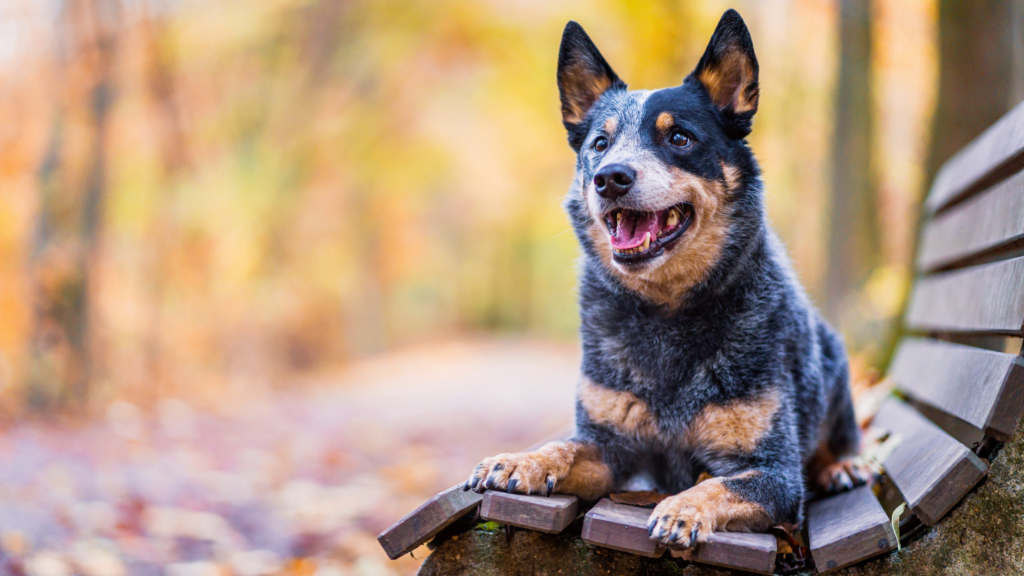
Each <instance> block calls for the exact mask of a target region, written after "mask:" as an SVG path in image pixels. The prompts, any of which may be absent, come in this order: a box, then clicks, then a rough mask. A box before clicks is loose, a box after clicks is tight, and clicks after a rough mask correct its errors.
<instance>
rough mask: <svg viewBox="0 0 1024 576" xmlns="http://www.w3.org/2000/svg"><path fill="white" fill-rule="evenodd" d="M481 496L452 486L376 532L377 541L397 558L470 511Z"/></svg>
mask: <svg viewBox="0 0 1024 576" xmlns="http://www.w3.org/2000/svg"><path fill="white" fill-rule="evenodd" d="M482 499H483V497H482V496H481V495H480V494H477V493H476V492H473V491H472V490H470V491H464V490H463V489H462V484H459V485H458V486H453V487H451V488H449V489H447V490H445V491H444V492H441V493H440V494H438V495H437V496H434V497H433V498H431V499H430V500H427V501H426V502H424V503H423V504H422V505H421V506H420V507H419V508H417V509H415V510H413V511H412V512H410V513H409V514H407V515H406V516H405V517H404V518H402V519H401V520H399V521H398V522H395V523H394V524H392V525H391V527H390V528H388V529H387V530H385V531H383V532H381V533H380V535H379V536H377V542H380V545H381V546H382V547H383V548H384V551H385V552H386V553H387V555H388V557H389V558H391V559H392V560H394V559H396V558H400V557H401V556H403V555H405V554H408V553H409V552H412V551H413V550H415V549H416V548H417V547H418V546H420V545H421V544H423V543H424V542H426V541H428V540H430V539H431V538H433V537H434V536H436V535H437V533H438V532H440V531H441V530H443V529H444V528H445V527H446V526H448V525H449V524H451V523H452V522H455V521H456V520H458V519H459V518H461V517H462V516H464V515H466V514H468V513H469V512H472V511H473V509H475V508H476V507H477V506H478V505H480V501H481V500H482Z"/></svg>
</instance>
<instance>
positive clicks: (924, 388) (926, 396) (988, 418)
mask: <svg viewBox="0 0 1024 576" xmlns="http://www.w3.org/2000/svg"><path fill="white" fill-rule="evenodd" d="M889 377H890V378H892V379H893V381H895V382H896V384H897V385H898V386H899V387H900V389H902V390H903V391H904V392H906V393H907V394H908V395H910V396H911V397H912V398H914V399H915V400H919V401H921V402H924V403H925V404H928V405H930V406H932V407H934V408H937V409H939V410H942V411H943V412H946V413H947V414H952V415H953V416H956V417H957V418H959V419H961V420H963V421H965V422H967V423H968V424H971V425H973V426H975V427H976V428H977V429H978V430H981V431H982V432H984V433H985V434H988V435H989V436H992V437H993V438H996V439H998V440H1006V439H1007V438H1009V437H1010V435H1011V434H1013V432H1014V429H1016V427H1017V421H1018V420H1020V417H1021V415H1022V414H1024V361H1022V360H1021V358H1020V357H1018V356H1014V355H1012V354H1004V353H1002V352H992V351H990V350H982V349H980V348H973V347H971V346H962V345H960V344H951V343H949V342H942V341H940V340H930V339H926V338H906V339H904V340H903V342H902V343H901V344H900V347H899V349H898V350H897V351H896V356H895V358H894V360H893V363H892V366H891V367H890V368H889Z"/></svg>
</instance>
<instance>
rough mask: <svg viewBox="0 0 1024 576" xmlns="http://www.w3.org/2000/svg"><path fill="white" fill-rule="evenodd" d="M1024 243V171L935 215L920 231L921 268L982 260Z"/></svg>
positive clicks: (938, 268)
mask: <svg viewBox="0 0 1024 576" xmlns="http://www.w3.org/2000/svg"><path fill="white" fill-rule="evenodd" d="M1022 247H1024V172H1018V173H1017V174H1015V175H1013V176H1011V177H1010V178H1008V179H1007V180H1004V181H1002V182H1000V183H999V184H996V185H995V186H993V187H991V188H989V189H987V190H985V191H984V192H982V193H980V194H978V195H977V196H974V197H972V198H971V199H969V200H967V201H965V202H964V203H963V204H960V205H958V206H954V207H953V208H951V209H949V210H948V211H946V212H943V213H941V214H938V215H936V216H935V217H933V218H932V219H931V220H929V221H928V222H927V223H925V225H924V228H923V230H922V233H921V250H920V252H919V253H918V257H917V267H918V269H920V270H921V271H923V272H932V271H935V270H940V269H943V268H953V267H957V266H962V265H964V264H971V263H974V262H978V261H983V260H984V259H985V258H986V257H989V258H991V257H994V256H997V255H999V254H1003V253H1005V252H1010V251H1014V250H1019V249H1020V248H1022Z"/></svg>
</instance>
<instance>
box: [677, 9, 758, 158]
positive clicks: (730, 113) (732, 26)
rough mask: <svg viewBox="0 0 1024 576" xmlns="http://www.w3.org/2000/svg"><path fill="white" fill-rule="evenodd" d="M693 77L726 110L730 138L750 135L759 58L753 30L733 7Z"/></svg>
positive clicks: (720, 107)
mask: <svg viewBox="0 0 1024 576" xmlns="http://www.w3.org/2000/svg"><path fill="white" fill-rule="evenodd" d="M690 77H692V78H694V79H696V80H697V81H698V82H700V83H701V84H702V85H703V86H704V88H705V89H707V91H708V94H709V95H710V96H711V100H712V101H713V102H714V103H715V105H716V106H718V109H719V110H721V111H722V118H723V119H724V120H725V123H726V131H727V132H728V133H729V136H730V137H732V138H744V137H746V136H747V134H750V127H751V123H752V121H753V117H754V113H755V112H757V100H758V96H759V95H760V88H759V87H758V84H757V57H756V56H754V43H753V41H751V39H750V31H749V30H747V25H746V24H744V22H743V18H741V17H740V15H739V13H738V12H736V11H735V10H731V9H730V10H728V11H726V13H725V14H723V15H722V19H721V20H719V21H718V27H717V28H715V33H714V34H713V35H712V36H711V41H710V42H708V47H707V49H706V50H705V51H704V55H703V56H701V58H700V62H698V63H697V68H696V69H695V70H694V71H693V73H691V74H690Z"/></svg>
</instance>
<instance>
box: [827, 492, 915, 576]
mask: <svg viewBox="0 0 1024 576" xmlns="http://www.w3.org/2000/svg"><path fill="white" fill-rule="evenodd" d="M807 534H808V536H809V537H810V544H811V546H810V548H811V556H812V557H814V564H815V565H816V566H817V567H818V571H819V572H830V571H832V570H838V569H839V568H843V567H844V566H849V565H850V564H853V563H855V562H860V561H861V560H865V559H867V558H871V557H872V556H877V555H879V554H882V553H883V552H887V551H889V550H892V549H893V548H895V547H896V534H895V533H894V532H893V529H892V524H891V523H890V520H889V517H888V516H887V515H886V514H885V510H883V509H882V505H881V504H879V503H878V499H877V498H875V495H874V493H873V492H871V488H869V487H867V486H861V487H860V488H855V489H853V490H851V491H849V492H843V493H842V494H836V495H835V496H830V497H828V498H825V499H823V500H818V501H817V502H812V503H811V504H810V505H809V506H808V508H807Z"/></svg>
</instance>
